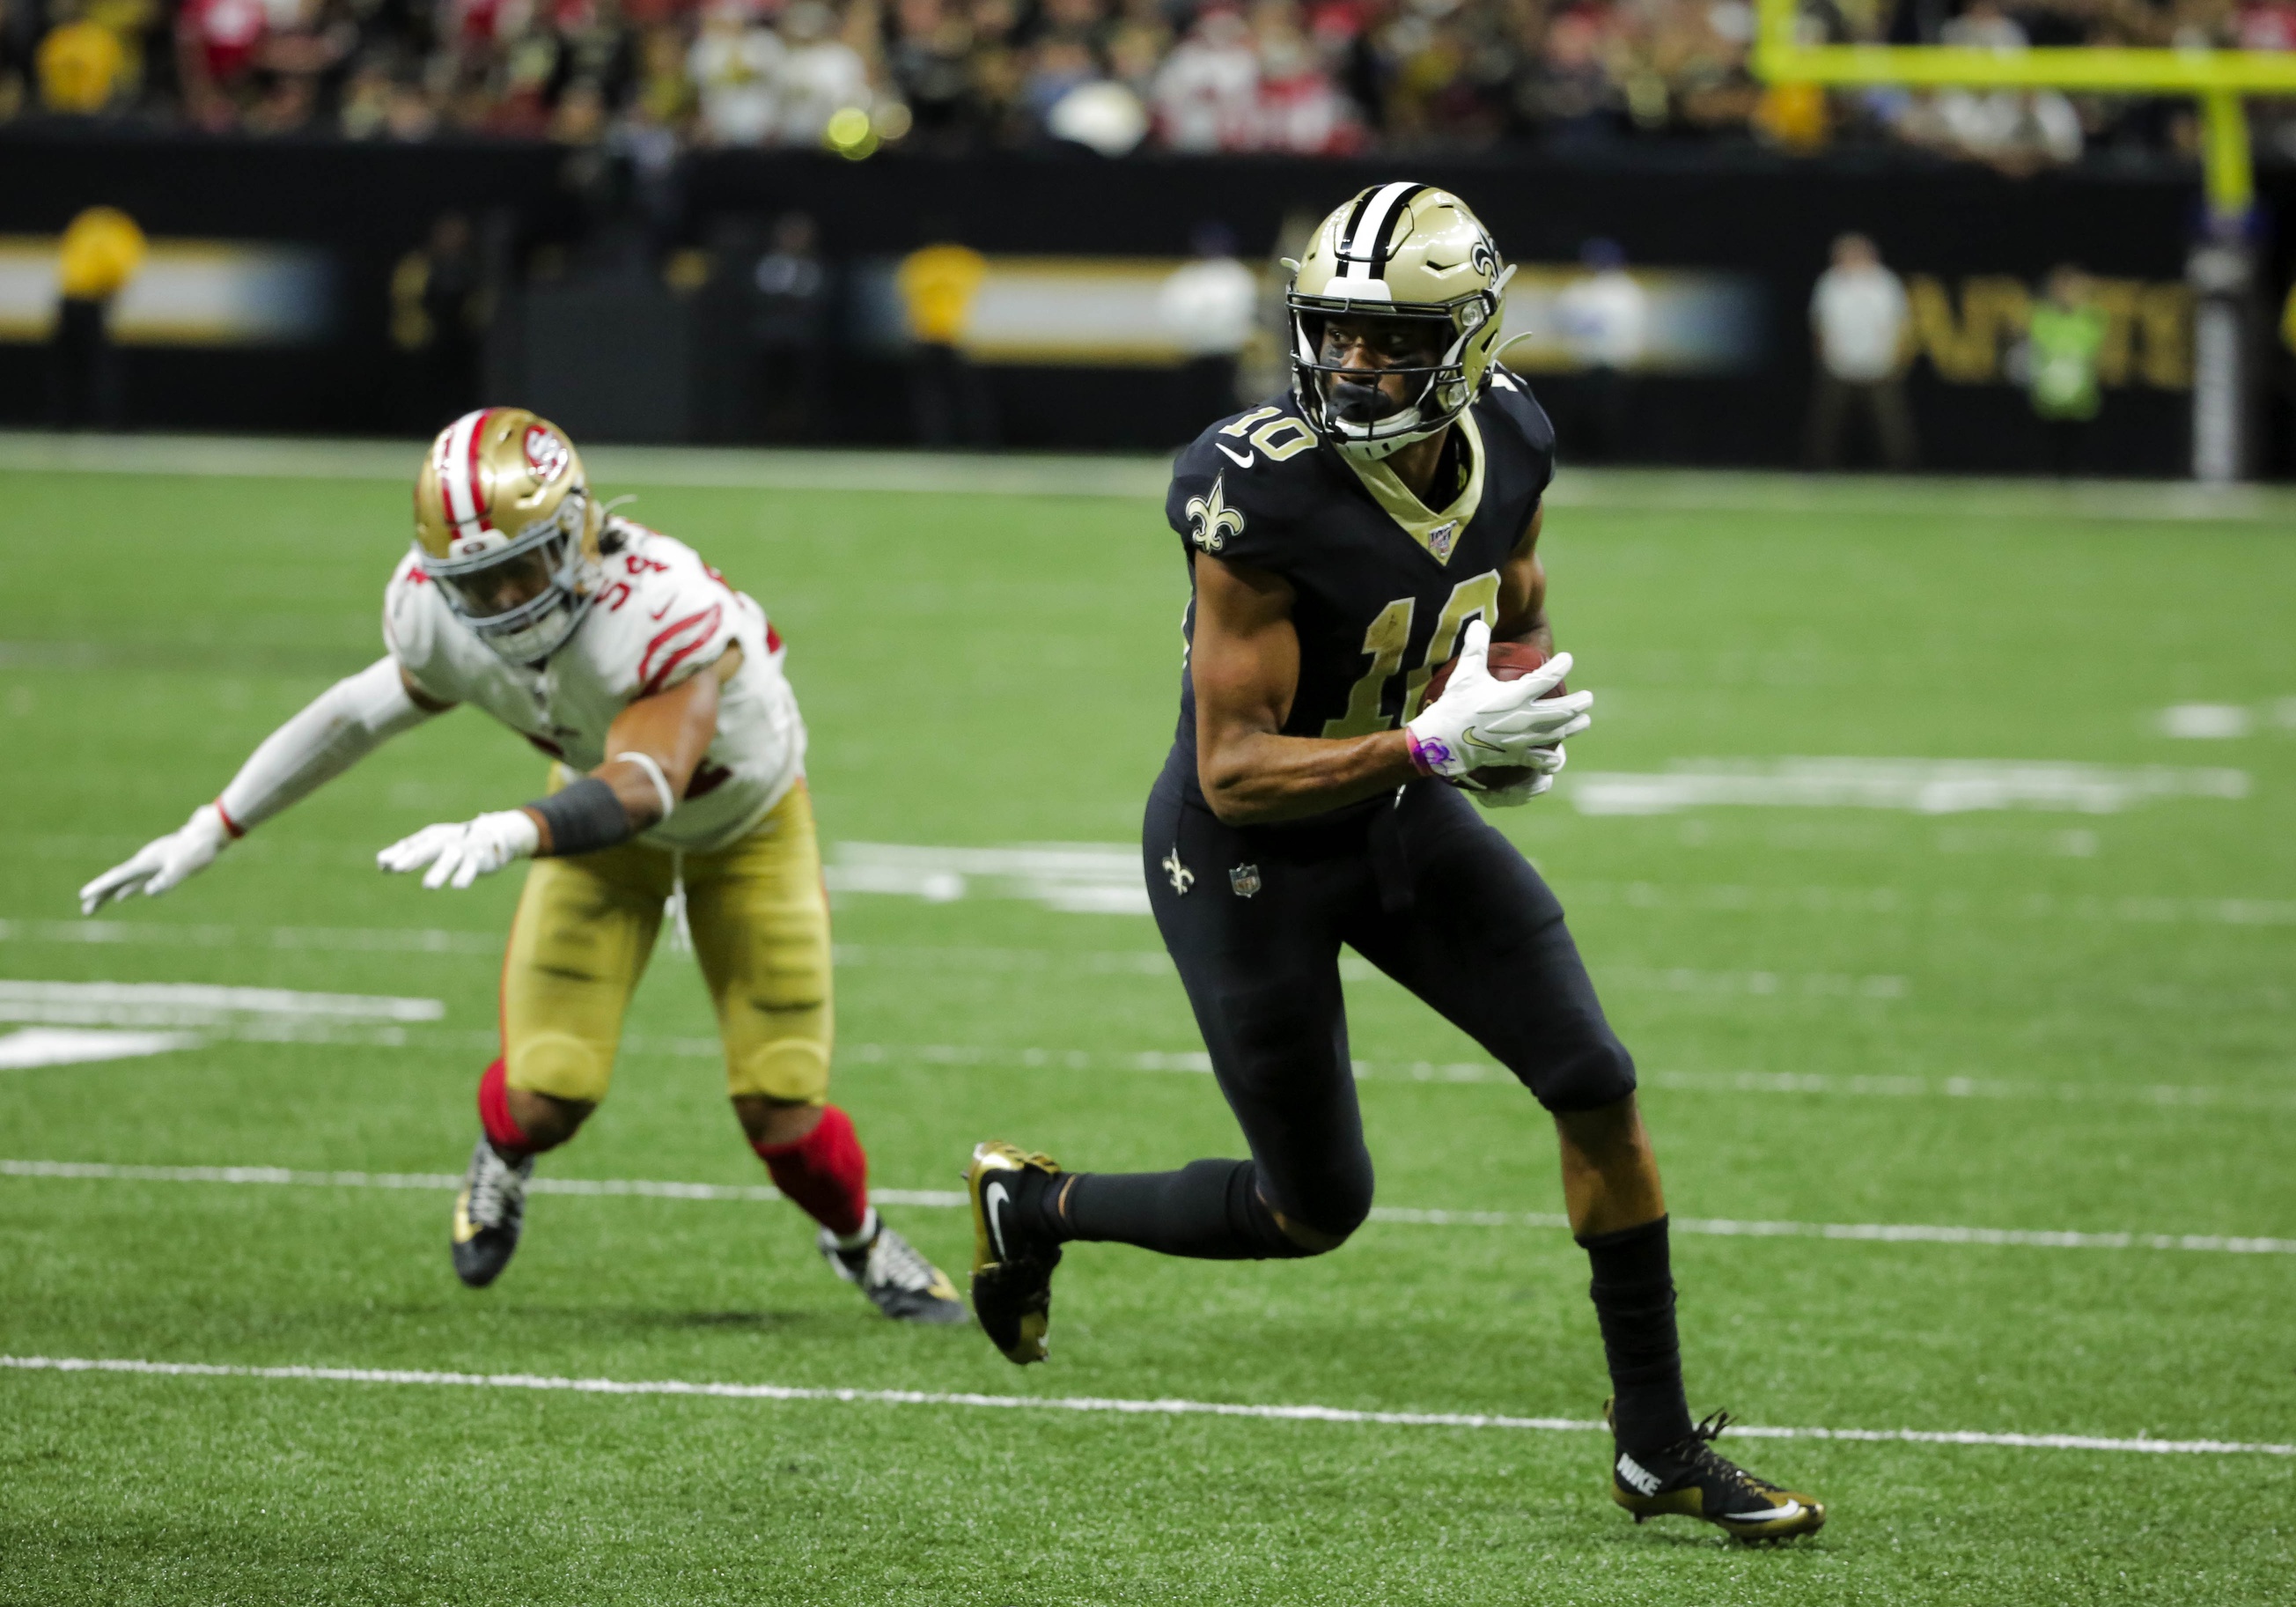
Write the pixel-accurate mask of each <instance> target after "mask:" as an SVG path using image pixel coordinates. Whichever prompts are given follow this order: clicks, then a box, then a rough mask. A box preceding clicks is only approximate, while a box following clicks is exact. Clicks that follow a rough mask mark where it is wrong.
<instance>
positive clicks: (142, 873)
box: [79, 803, 231, 915]
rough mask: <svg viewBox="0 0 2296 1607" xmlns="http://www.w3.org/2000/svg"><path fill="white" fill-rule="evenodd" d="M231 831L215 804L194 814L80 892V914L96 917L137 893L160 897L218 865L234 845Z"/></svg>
mask: <svg viewBox="0 0 2296 1607" xmlns="http://www.w3.org/2000/svg"><path fill="white" fill-rule="evenodd" d="M230 843H231V830H230V828H229V827H227V826H225V824H223V811H222V810H220V809H218V808H216V807H215V805H213V804H211V803H207V804H201V806H200V807H199V808H196V809H193V811H192V817H191V818H190V819H189V820H187V821H185V822H184V824H183V825H182V827H181V828H180V829H178V830H176V831H173V832H168V834H167V835H166V836H165V837H160V838H157V839H155V840H152V841H151V842H147V843H145V844H144V845H143V848H142V849H139V850H137V852H136V855H135V858H133V859H130V860H127V861H125V862H124V863H122V864H119V865H113V866H112V867H111V869H110V870H108V871H106V872H104V873H103V874H102V875H101V876H98V877H97V878H96V879H95V880H94V881H91V882H89V883H88V884H87V885H86V887H84V888H82V889H80V890H79V913H80V914H83V915H92V914H95V912H96V911H98V910H100V909H102V907H103V906H105V905H107V904H109V903H111V901H112V900H113V899H114V898H127V897H128V896H129V895H131V894H134V893H142V894H143V895H144V896H145V897H147V898H157V897H159V896H160V894H161V893H164V892H166V891H167V890H168V889H169V888H171V887H173V886H175V885H176V883H177V882H178V881H183V880H184V878H185V877H187V876H191V875H193V874H196V873H198V872H201V871H203V870H205V869H207V868H208V866H209V865H213V864H214V863H215V857H216V856H217V854H220V853H222V852H223V851H224V849H225V848H227V847H229V846H230Z"/></svg>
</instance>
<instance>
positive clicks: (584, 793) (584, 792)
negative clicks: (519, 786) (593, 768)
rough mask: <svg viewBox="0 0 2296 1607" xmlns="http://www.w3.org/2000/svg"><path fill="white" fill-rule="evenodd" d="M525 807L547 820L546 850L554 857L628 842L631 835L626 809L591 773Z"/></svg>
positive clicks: (584, 852)
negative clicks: (548, 840)
mask: <svg viewBox="0 0 2296 1607" xmlns="http://www.w3.org/2000/svg"><path fill="white" fill-rule="evenodd" d="M526 807H527V808H529V809H531V810H533V811H534V812H535V813H536V814H537V815H539V816H542V818H543V820H544V821H545V822H546V823H547V824H548V825H549V827H550V849H549V852H550V857H552V858H553V859H555V858H562V857H564V856H566V855H569V854H593V853H595V852H596V851H597V850H598V849H611V848H612V847H613V846H614V845H615V844H617V843H622V842H627V841H628V840H630V838H631V836H632V835H633V833H632V832H631V831H630V816H629V811H628V810H627V809H625V808H622V800H621V799H619V797H617V796H615V793H614V790H613V788H611V787H610V786H608V785H607V784H606V783H604V782H603V781H600V780H599V779H598V778H597V777H596V776H594V775H586V776H584V777H583V778H582V779H581V780H580V781H578V782H576V783H574V784H573V785H572V786H570V787H567V788H565V789H564V790H563V791H557V792H553V793H552V794H551V795H550V796H549V797H547V798H537V799H535V800H534V801H533V802H532V803H530V804H529V805H527V806H526Z"/></svg>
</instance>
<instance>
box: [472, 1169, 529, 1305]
mask: <svg viewBox="0 0 2296 1607" xmlns="http://www.w3.org/2000/svg"><path fill="white" fill-rule="evenodd" d="M533 1176H534V1157H533V1156H531V1155H528V1156H525V1157H523V1158H521V1160H519V1162H518V1164H517V1165H515V1166H513V1165H512V1164H511V1163H510V1162H509V1161H507V1160H504V1159H503V1158H502V1157H501V1156H499V1155H497V1154H496V1153H495V1146H494V1145H493V1144H488V1142H487V1141H486V1140H485V1139H484V1138H481V1139H480V1140H479V1147H478V1148H476V1149H474V1150H472V1151H471V1169H470V1171H469V1172H467V1173H466V1174H464V1176H463V1192H462V1193H459V1194H457V1195H455V1237H454V1250H455V1276H456V1277H458V1278H460V1279H462V1280H463V1283H468V1284H469V1285H470V1286H471V1288H473V1289H484V1288H485V1287H486V1286H487V1285H488V1284H489V1283H493V1282H494V1281H495V1280H496V1278H498V1277H500V1276H501V1275H502V1269H503V1268H504V1267H507V1266H509V1265H510V1257H511V1252H512V1250H516V1249H517V1248H518V1231H519V1228H520V1227H521V1226H522V1225H523V1224H524V1222H525V1220H526V1180H527V1179H528V1178H529V1177H533Z"/></svg>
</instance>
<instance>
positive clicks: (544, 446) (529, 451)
mask: <svg viewBox="0 0 2296 1607" xmlns="http://www.w3.org/2000/svg"><path fill="white" fill-rule="evenodd" d="M525 446H526V466H527V467H528V468H529V469H531V470H533V471H534V479H535V482H536V483H537V485H545V486H546V485H548V484H550V483H551V482H552V481H553V480H556V479H557V478H558V477H559V476H560V475H562V474H563V473H565V472H566V465H567V464H569V463H572V462H573V461H574V449H573V448H572V447H569V446H568V445H567V444H566V438H565V437H564V436H562V435H561V434H559V433H558V432H557V431H556V430H548V429H545V428H544V427H543V426H542V425H540V424H529V425H528V426H527V430H526V442H525Z"/></svg>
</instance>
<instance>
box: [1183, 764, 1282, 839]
mask: <svg viewBox="0 0 2296 1607" xmlns="http://www.w3.org/2000/svg"><path fill="white" fill-rule="evenodd" d="M1196 784H1197V785H1198V786H1199V787H1201V789H1202V790H1203V794H1204V802H1205V803H1206V804H1208V805H1210V808H1211V812H1212V814H1213V815H1214V816H1217V817H1218V820H1219V823H1220V824H1222V825H1227V826H1250V825H1259V824H1262V823H1264V822H1266V821H1267V820H1268V819H1269V818H1271V816H1269V814H1268V811H1267V804H1266V802H1265V801H1264V800H1263V799H1260V798H1259V795H1258V794H1259V789H1258V788H1257V787H1256V786H1255V785H1254V784H1253V777H1252V774H1251V769H1250V767H1248V766H1246V765H1244V764H1242V763H1240V762H1238V761H1237V760H1235V759H1234V758H1222V757H1219V756H1216V755H1211V754H1205V755H1202V756H1201V757H1200V758H1198V759H1197V760H1196Z"/></svg>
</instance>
